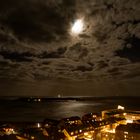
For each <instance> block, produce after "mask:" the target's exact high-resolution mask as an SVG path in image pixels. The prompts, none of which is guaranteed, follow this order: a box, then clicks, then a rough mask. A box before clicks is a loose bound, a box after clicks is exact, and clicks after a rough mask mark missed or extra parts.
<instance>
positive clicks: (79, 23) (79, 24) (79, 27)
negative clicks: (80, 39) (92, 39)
mask: <svg viewBox="0 0 140 140" xmlns="http://www.w3.org/2000/svg"><path fill="white" fill-rule="evenodd" d="M83 27H84V23H83V20H82V19H77V20H76V21H75V22H74V24H73V25H72V28H71V32H72V33H73V34H79V33H81V32H82V31H83Z"/></svg>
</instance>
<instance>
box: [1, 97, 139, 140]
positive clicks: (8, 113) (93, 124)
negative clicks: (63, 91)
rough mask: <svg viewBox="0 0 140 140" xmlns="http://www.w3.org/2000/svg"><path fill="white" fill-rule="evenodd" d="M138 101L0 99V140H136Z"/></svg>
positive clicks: (109, 98) (120, 98) (123, 99)
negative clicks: (119, 106)
mask: <svg viewBox="0 0 140 140" xmlns="http://www.w3.org/2000/svg"><path fill="white" fill-rule="evenodd" d="M139 99H140V98H139V97H116V98H114V97H108V98H89V97H88V98H87V97H86V98H83V97H80V98H79V97H77V98H73V97H70V98H37V97H30V98H17V97H11V98H1V99H0V140H31V139H34V140H131V139H132V140H140V121H139V120H140V112H139V111H140V102H139V101H140V100H139ZM118 105H121V106H124V107H125V109H123V108H120V109H116V108H117V106H118ZM105 110H106V111H105Z"/></svg>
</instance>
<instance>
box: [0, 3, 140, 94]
mask: <svg viewBox="0 0 140 140" xmlns="http://www.w3.org/2000/svg"><path fill="white" fill-rule="evenodd" d="M139 4H140V3H139V0H133V1H132V0H127V2H126V0H118V1H114V0H109V1H106V0H100V1H99V0H86V1H84V0H48V1H45V0H41V1H40V0H25V1H24V2H22V1H18V0H13V1H12V2H11V1H10V0H5V1H1V2H0V83H2V84H0V86H1V88H3V87H6V85H7V84H6V83H7V81H8V82H10V81H12V82H13V81H14V84H15V87H14V86H13V91H16V86H17V84H18V83H19V82H21V83H22V82H23V83H26V82H27V83H28V84H29V85H30V84H31V85H32V84H33V83H34V82H35V83H37V84H36V85H37V86H39V90H41V85H39V83H40V82H42V83H49V82H50V83H51V81H52V83H53V82H54V83H55V82H56V83H55V84H54V85H57V87H58V89H59V90H60V91H61V90H62V91H65V92H66V89H67V87H69V88H68V89H69V93H70V92H71V91H70V89H75V90H76V91H77V92H78V89H79V90H80V88H78V87H76V85H77V86H80V87H83V92H84V91H87V92H88V93H89V94H90V95H92V94H93V95H98V94H97V93H99V91H102V92H103V91H106V93H105V94H106V95H111V94H112V92H111V91H110V90H109V89H115V91H114V95H117V94H119V95H121V94H122V95H131V91H133V90H135V89H137V91H139V90H138V89H139V86H138V85H139V83H140V71H139V69H140V49H139V46H140V14H139V7H140V5H139ZM79 17H84V19H83V18H79ZM74 21H75V22H74ZM71 23H73V24H71ZM79 23H80V24H79ZM72 25H73V26H72ZM59 81H61V82H62V83H63V84H62V85H61V82H59ZM79 82H80V83H79ZM86 82H87V86H86V84H85V83H86ZM72 83H75V85H73V84H72ZM89 83H90V84H89ZM28 84H25V85H26V86H25V87H27V88H29V87H30V86H28ZM69 84H70V85H69ZM2 85H3V86H2ZM19 85H20V84H19ZM21 85H22V84H21ZM49 85H50V86H52V87H50V88H49V89H48V88H47V90H48V91H49V93H50V94H54V93H52V92H51V91H52V89H53V84H49ZM63 85H65V88H64V89H63ZM81 85H82V86H81ZM83 85H85V86H83ZM42 86H43V85H42ZM71 86H72V88H71ZM32 87H35V85H32ZM59 87H60V88H59ZM91 87H94V88H92V91H93V90H94V91H96V94H94V93H93V92H92V93H91V92H90V91H89V90H91ZM100 88H102V89H100ZM5 89H6V88H5ZM43 89H44V92H45V86H43ZM56 89H57V88H56ZM104 89H105V90H104ZM7 90H8V89H7ZM81 90H82V88H81ZM53 91H54V90H53ZM3 92H4V91H3ZM5 92H6V91H5ZM7 92H8V91H7ZM83 92H82V94H83ZM102 92H100V95H103V94H102ZM71 93H72V92H71ZM77 94H78V95H79V94H80V91H79V93H77Z"/></svg>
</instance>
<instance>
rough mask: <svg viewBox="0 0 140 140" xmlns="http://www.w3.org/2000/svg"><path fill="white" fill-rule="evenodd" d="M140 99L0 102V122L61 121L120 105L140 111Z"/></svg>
mask: <svg viewBox="0 0 140 140" xmlns="http://www.w3.org/2000/svg"><path fill="white" fill-rule="evenodd" d="M139 99H140V98H132V99H131V98H129V99H124V98H123V99H117V100H116V99H104V100H100V99H98V100H94V99H93V100H81V101H76V100H60V101H59V100H52V101H50V100H46V101H43V102H25V101H21V100H7V99H6V100H2V101H1V102H0V121H22V122H23V121H43V120H44V119H45V118H50V119H61V118H65V117H70V116H80V117H81V116H82V115H84V114H86V113H89V112H98V113H99V112H101V111H102V110H106V109H113V108H117V105H122V106H124V107H125V108H126V109H129V110H139V111H140V100H139Z"/></svg>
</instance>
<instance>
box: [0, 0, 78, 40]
mask: <svg viewBox="0 0 140 140" xmlns="http://www.w3.org/2000/svg"><path fill="white" fill-rule="evenodd" d="M10 3H11V1H1V4H0V5H1V6H3V5H4V7H3V8H1V14H0V19H1V23H2V24H4V25H6V26H8V27H9V28H11V29H12V31H13V32H14V34H15V35H16V36H17V37H18V38H19V39H21V40H24V39H27V40H29V39H31V40H33V41H46V42H50V41H52V40H55V39H56V38H57V37H56V36H58V37H59V38H61V37H62V36H63V37H64V36H66V34H67V28H68V26H69V22H70V20H72V19H73V17H74V7H75V2H74V1H69V0H68V1H67V2H66V1H62V2H56V1H52V2H51V1H50V0H49V1H47V2H46V1H44V0H42V1H38V0H35V1H32V0H25V1H24V2H21V1H20V2H19V1H17V0H14V1H12V4H10ZM27 5H28V6H27ZM5 12H6V13H5ZM64 12H65V14H64Z"/></svg>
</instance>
